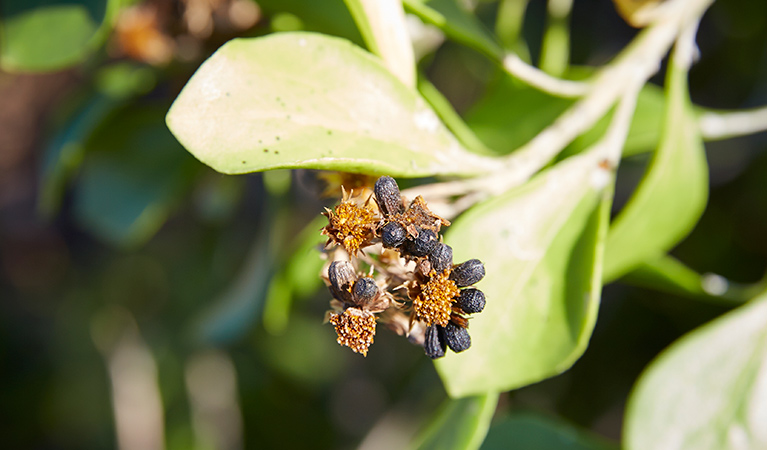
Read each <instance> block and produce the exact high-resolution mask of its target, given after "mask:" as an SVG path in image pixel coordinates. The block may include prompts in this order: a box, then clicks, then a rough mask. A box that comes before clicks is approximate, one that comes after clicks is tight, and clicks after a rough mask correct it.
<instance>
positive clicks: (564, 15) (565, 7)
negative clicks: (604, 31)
mask: <svg viewBox="0 0 767 450" xmlns="http://www.w3.org/2000/svg"><path fill="white" fill-rule="evenodd" d="M572 7H573V0H549V4H548V10H547V11H548V16H547V20H546V30H545V31H544V33H543V44H542V45H541V58H540V64H539V65H540V67H541V70H543V71H544V72H546V73H548V74H549V75H553V76H556V77H561V76H562V75H563V74H564V73H565V71H566V70H567V66H568V65H569V64H570V24H569V23H568V21H569V18H570V10H571V9H572Z"/></svg>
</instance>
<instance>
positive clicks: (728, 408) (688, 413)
mask: <svg viewBox="0 0 767 450" xmlns="http://www.w3.org/2000/svg"><path fill="white" fill-rule="evenodd" d="M765 424H767V296H765V295H763V296H761V297H760V298H757V299H755V300H753V301H752V302H751V303H749V304H747V305H745V306H742V307H740V308H738V309H736V310H734V311H731V312H729V313H727V314H725V315H724V316H722V317H720V318H718V319H716V320H714V321H712V322H711V323H709V324H707V325H704V326H702V327H700V328H698V329H696V330H694V331H692V332H691V333H689V334H687V335H685V336H683V337H682V338H681V339H679V340H678V341H677V342H675V343H674V344H672V345H671V346H670V347H669V348H668V349H666V350H665V351H664V352H663V353H662V354H661V355H660V356H659V357H658V359H656V360H655V361H654V362H653V363H651V364H650V366H649V367H648V368H647V370H646V371H645V373H644V374H642V376H641V378H640V379H639V381H638V383H637V385H636V387H635V388H634V392H633V393H632V395H631V397H630V398H629V403H628V407H627V412H626V425H625V431H624V445H625V447H626V448H627V449H629V450H633V449H637V450H639V449H648V448H669V449H671V448H674V449H676V448H694V449H700V450H709V449H712V450H713V449H717V450H720V449H721V450H726V449H746V448H748V449H751V448H754V449H756V448H767V426H765Z"/></svg>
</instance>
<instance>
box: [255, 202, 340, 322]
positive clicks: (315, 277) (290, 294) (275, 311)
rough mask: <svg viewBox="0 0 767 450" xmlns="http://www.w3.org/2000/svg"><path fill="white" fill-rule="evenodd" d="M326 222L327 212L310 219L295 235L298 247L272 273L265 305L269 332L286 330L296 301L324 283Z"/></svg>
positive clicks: (265, 320)
mask: <svg viewBox="0 0 767 450" xmlns="http://www.w3.org/2000/svg"><path fill="white" fill-rule="evenodd" d="M326 224H327V219H326V218H325V217H324V216H318V217H317V218H316V219H315V220H313V221H311V222H309V224H308V225H307V226H306V227H305V228H304V229H303V231H301V234H300V235H298V236H295V237H294V238H293V239H292V241H293V243H294V244H296V245H295V249H294V250H293V251H292V252H291V253H290V257H289V258H288V259H287V261H285V262H284V264H282V267H281V268H280V271H279V272H278V273H277V274H275V276H274V277H272V280H271V281H270V283H269V290H268V291H267V295H266V303H265V305H264V328H265V329H266V331H268V332H269V333H271V334H281V333H283V332H284V331H285V327H286V326H287V324H288V318H289V315H290V308H291V306H292V304H293V302H294V301H295V300H297V299H300V298H304V297H307V296H308V295H310V294H312V293H314V292H316V291H317V289H318V288H319V287H320V286H322V281H320V277H319V273H320V271H321V270H322V266H323V264H325V261H324V260H323V259H322V258H321V257H320V253H319V251H318V249H319V248H320V246H321V245H322V244H324V243H325V241H326V237H325V236H323V235H321V234H320V233H319V230H320V229H321V228H322V227H323V226H324V225H326Z"/></svg>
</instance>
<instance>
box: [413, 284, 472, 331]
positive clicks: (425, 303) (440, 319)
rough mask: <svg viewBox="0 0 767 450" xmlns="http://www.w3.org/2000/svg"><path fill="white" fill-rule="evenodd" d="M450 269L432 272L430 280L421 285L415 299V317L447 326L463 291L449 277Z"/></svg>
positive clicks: (428, 322) (426, 322) (427, 322)
mask: <svg viewBox="0 0 767 450" xmlns="http://www.w3.org/2000/svg"><path fill="white" fill-rule="evenodd" d="M449 274H450V271H447V270H446V271H444V272H440V273H436V272H434V271H432V272H431V274H430V275H431V276H430V278H429V281H428V282H427V283H426V284H423V285H421V286H420V292H418V293H417V296H416V297H415V298H414V299H413V312H414V313H415V319H416V320H420V321H422V322H424V323H425V324H426V325H427V326H429V325H442V326H445V325H447V323H448V322H449V321H450V313H451V312H452V308H451V306H452V304H453V301H455V298H456V297H458V296H459V295H460V294H461V291H460V290H459V289H458V287H457V286H456V285H455V282H453V280H451V279H450V278H449Z"/></svg>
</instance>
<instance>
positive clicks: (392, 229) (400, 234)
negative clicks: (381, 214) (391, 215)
mask: <svg viewBox="0 0 767 450" xmlns="http://www.w3.org/2000/svg"><path fill="white" fill-rule="evenodd" d="M405 238H407V231H405V229H404V228H402V225H400V224H398V223H397V222H389V223H387V224H386V225H384V226H383V228H381V242H383V245H384V247H389V248H394V247H399V246H400V245H402V243H403V242H405Z"/></svg>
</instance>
